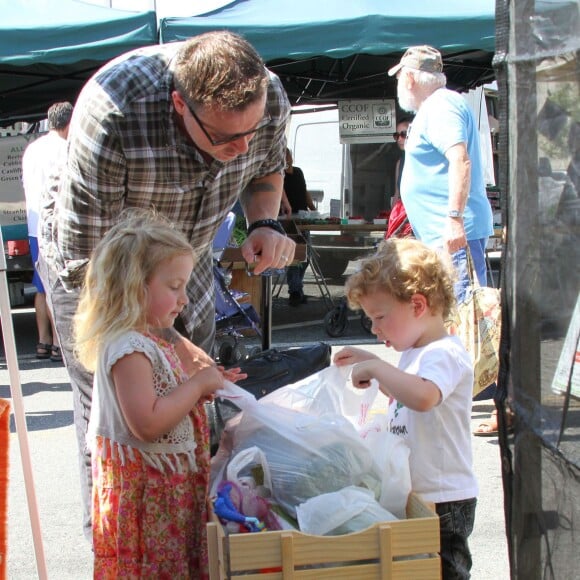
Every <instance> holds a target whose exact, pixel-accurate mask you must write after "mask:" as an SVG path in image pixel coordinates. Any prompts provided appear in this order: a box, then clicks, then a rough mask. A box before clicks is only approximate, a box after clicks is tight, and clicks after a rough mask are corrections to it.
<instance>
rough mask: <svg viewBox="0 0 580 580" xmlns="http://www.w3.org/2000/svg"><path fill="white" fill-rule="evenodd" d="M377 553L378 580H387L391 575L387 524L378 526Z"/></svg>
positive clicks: (390, 551) (389, 531) (389, 530)
mask: <svg viewBox="0 0 580 580" xmlns="http://www.w3.org/2000/svg"><path fill="white" fill-rule="evenodd" d="M379 553H380V555H381V559H380V579H381V580H388V579H389V578H392V575H393V567H392V564H393V544H392V542H391V526H390V525H389V524H380V526H379Z"/></svg>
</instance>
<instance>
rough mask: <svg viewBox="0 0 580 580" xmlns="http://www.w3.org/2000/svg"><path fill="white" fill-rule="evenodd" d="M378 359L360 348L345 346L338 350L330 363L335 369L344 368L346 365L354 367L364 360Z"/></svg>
mask: <svg viewBox="0 0 580 580" xmlns="http://www.w3.org/2000/svg"><path fill="white" fill-rule="evenodd" d="M375 358H378V357H377V356H375V355H374V354H371V353H370V352H368V351H366V350H363V349H362V348H355V347H354V346H346V347H344V348H343V349H341V350H339V351H338V352H337V353H336V354H335V355H334V357H333V359H332V362H333V363H334V364H335V365H336V366H337V367H344V366H347V365H354V364H356V363H359V362H363V361H366V360H373V359H375Z"/></svg>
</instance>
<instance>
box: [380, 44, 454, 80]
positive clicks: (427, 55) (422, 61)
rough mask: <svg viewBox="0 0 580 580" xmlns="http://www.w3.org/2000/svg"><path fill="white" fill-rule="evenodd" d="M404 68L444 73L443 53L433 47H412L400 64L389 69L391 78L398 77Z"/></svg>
mask: <svg viewBox="0 0 580 580" xmlns="http://www.w3.org/2000/svg"><path fill="white" fill-rule="evenodd" d="M404 66H408V67H409V68H414V69H416V70H423V71H426V72H431V73H438V72H442V71H443V59H442V58H441V53H440V52H439V51H438V50H437V49H435V48H433V47H432V46H427V45H423V46H411V47H409V48H408V49H407V51H406V52H405V54H404V55H403V56H402V57H401V60H400V62H399V64H396V65H395V66H394V67H393V68H390V69H389V72H388V75H389V76H390V77H392V76H394V75H396V74H397V73H398V72H399V71H400V70H401V69H402V68H403V67H404Z"/></svg>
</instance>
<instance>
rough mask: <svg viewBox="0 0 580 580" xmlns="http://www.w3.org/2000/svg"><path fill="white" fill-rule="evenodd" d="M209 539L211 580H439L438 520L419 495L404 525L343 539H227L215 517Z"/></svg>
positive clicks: (279, 534) (283, 535)
mask: <svg viewBox="0 0 580 580" xmlns="http://www.w3.org/2000/svg"><path fill="white" fill-rule="evenodd" d="M207 533H208V544H209V564H210V579H211V580H225V579H226V578H231V579H234V580H235V579H236V578H240V580H282V579H283V580H290V579H292V580H303V579H304V580H306V579H310V580H324V579H328V580H340V579H344V580H347V579H348V580H354V579H356V580H371V579H373V580H374V579H379V578H383V579H387V578H388V579H389V580H391V579H393V580H394V579H397V578H399V579H403V578H405V579H408V580H428V579H429V580H431V579H439V578H441V562H440V557H439V554H438V552H439V518H438V516H437V514H436V513H435V511H434V510H433V509H432V508H431V507H430V506H428V505H427V504H426V503H424V502H423V501H422V500H421V499H420V498H419V496H417V495H415V494H411V495H410V496H409V501H408V503H407V519H406V520H397V521H392V522H385V523H377V524H374V525H373V526H371V527H369V528H367V529H366V530H363V531H361V532H355V533H352V534H346V535H343V536H311V535H308V534H302V533H301V532H298V531H276V532H259V533H253V534H252V533H247V534H232V535H229V536H226V535H225V532H224V530H223V527H222V525H221V524H220V522H219V520H218V519H217V518H216V516H215V514H214V513H213V511H211V521H210V522H209V523H208V524H207Z"/></svg>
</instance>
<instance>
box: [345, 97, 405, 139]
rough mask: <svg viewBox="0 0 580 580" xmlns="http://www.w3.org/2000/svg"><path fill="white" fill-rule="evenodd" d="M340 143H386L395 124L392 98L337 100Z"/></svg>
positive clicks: (391, 134) (393, 130) (391, 137)
mask: <svg viewBox="0 0 580 580" xmlns="http://www.w3.org/2000/svg"><path fill="white" fill-rule="evenodd" d="M338 115H339V123H338V126H339V131H340V142H341V143H387V142H389V141H392V140H393V133H394V132H395V127H396V126H397V120H396V118H395V101H394V99H376V100H372V101H363V100H349V101H339V102H338Z"/></svg>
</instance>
